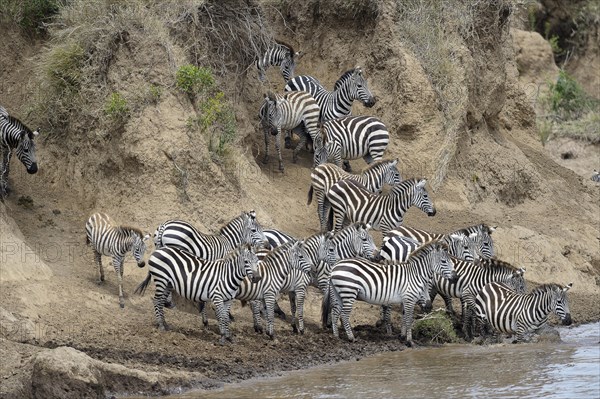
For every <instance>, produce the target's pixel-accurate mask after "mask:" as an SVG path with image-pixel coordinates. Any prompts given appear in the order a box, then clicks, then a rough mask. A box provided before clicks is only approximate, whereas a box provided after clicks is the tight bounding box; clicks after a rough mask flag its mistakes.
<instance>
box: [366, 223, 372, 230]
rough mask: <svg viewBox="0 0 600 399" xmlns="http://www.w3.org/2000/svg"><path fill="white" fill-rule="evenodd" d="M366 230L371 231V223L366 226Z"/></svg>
mask: <svg viewBox="0 0 600 399" xmlns="http://www.w3.org/2000/svg"><path fill="white" fill-rule="evenodd" d="M365 230H367V231H368V230H371V223H367V224H365Z"/></svg>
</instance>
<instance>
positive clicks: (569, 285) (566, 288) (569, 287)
mask: <svg viewBox="0 0 600 399" xmlns="http://www.w3.org/2000/svg"><path fill="white" fill-rule="evenodd" d="M571 287H573V283H569V284H567V285H566V286H565V288H563V291H564V292H567V291H569V290H570V289H571Z"/></svg>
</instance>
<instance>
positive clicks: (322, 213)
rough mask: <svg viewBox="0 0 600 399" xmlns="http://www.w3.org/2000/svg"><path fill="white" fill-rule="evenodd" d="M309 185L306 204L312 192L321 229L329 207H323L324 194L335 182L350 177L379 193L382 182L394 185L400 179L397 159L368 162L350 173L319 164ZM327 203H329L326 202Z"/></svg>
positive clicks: (324, 226)
mask: <svg viewBox="0 0 600 399" xmlns="http://www.w3.org/2000/svg"><path fill="white" fill-rule="evenodd" d="M310 178H311V185H310V189H309V190H308V201H307V205H310V204H311V202H312V198H313V194H314V196H315V197H316V198H317V215H318V217H319V222H320V224H321V231H325V230H326V229H327V215H328V214H329V207H325V195H326V194H327V192H328V191H329V189H330V188H331V186H333V185H334V184H335V183H337V182H338V181H340V180H344V179H352V180H354V181H356V182H358V183H360V184H362V185H363V186H364V187H365V188H366V189H367V190H369V191H371V192H373V193H381V190H382V189H383V185H384V184H389V185H396V184H399V183H400V182H401V181H402V176H401V175H400V172H399V171H398V160H397V159H394V160H383V161H377V162H374V163H372V164H370V165H369V166H368V167H367V168H365V170H363V171H362V172H361V173H360V174H352V173H348V172H346V171H344V170H343V169H342V168H340V167H338V166H336V165H333V164H324V165H319V166H317V167H316V168H314V169H313V171H312V172H311V174H310ZM327 204H328V205H329V203H327Z"/></svg>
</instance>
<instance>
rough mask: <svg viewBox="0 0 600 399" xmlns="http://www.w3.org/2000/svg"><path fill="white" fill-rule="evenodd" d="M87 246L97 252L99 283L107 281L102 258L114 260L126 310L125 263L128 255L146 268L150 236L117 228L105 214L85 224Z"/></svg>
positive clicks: (120, 302) (134, 228) (124, 227)
mask: <svg viewBox="0 0 600 399" xmlns="http://www.w3.org/2000/svg"><path fill="white" fill-rule="evenodd" d="M85 232H86V243H87V244H88V245H90V246H91V247H92V249H93V250H94V259H95V261H96V265H97V266H98V283H99V284H100V283H102V282H103V281H104V268H103V267H102V255H105V256H110V257H112V264H113V267H114V268H115V272H116V273H117V279H118V280H119V306H121V308H124V307H125V298H124V296H123V269H124V267H123V262H124V260H125V255H126V254H127V252H130V251H131V253H132V254H133V257H134V258H135V260H136V262H137V265H138V267H144V265H145V263H144V254H145V253H146V241H147V240H148V239H149V238H150V235H149V234H144V233H142V231H141V230H140V229H138V228H136V227H131V226H118V225H116V224H115V223H114V222H113V220H112V219H111V218H110V217H109V216H108V215H107V214H105V213H95V214H93V215H92V216H90V218H89V219H88V220H87V222H86V224H85Z"/></svg>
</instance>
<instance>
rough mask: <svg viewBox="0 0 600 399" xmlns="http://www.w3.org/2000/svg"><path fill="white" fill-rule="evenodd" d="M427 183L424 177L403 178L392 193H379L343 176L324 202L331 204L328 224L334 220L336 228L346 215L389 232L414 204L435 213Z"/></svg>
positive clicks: (336, 228)
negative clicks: (426, 187)
mask: <svg viewBox="0 0 600 399" xmlns="http://www.w3.org/2000/svg"><path fill="white" fill-rule="evenodd" d="M426 183H427V180H425V179H409V180H404V181H402V182H401V183H400V184H397V185H395V186H394V187H392V189H391V190H390V192H389V193H387V194H382V195H376V194H373V193H371V192H369V191H368V190H367V189H365V188H364V186H362V185H361V184H360V183H357V182H355V181H353V180H340V181H339V182H337V183H335V184H334V185H333V186H331V189H330V190H329V191H328V192H327V195H326V201H325V202H326V203H327V202H329V203H330V204H331V211H330V212H329V217H328V223H329V227H331V224H333V222H334V221H335V224H334V226H333V227H334V230H335V231H337V230H339V229H340V228H342V226H343V224H344V221H345V220H346V219H347V220H349V221H350V222H364V223H369V224H371V225H372V226H373V228H374V229H378V230H381V231H382V232H383V233H384V234H386V233H387V232H388V231H390V230H392V229H394V228H397V227H398V226H400V225H401V224H402V220H403V218H404V213H405V212H406V211H407V210H408V208H410V207H411V206H413V205H415V206H416V207H418V208H419V209H421V210H422V211H423V212H425V213H426V214H427V215H428V216H434V215H435V212H436V211H435V208H434V207H433V204H432V203H431V200H430V199H429V195H428V194H427V190H425V184H426Z"/></svg>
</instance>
